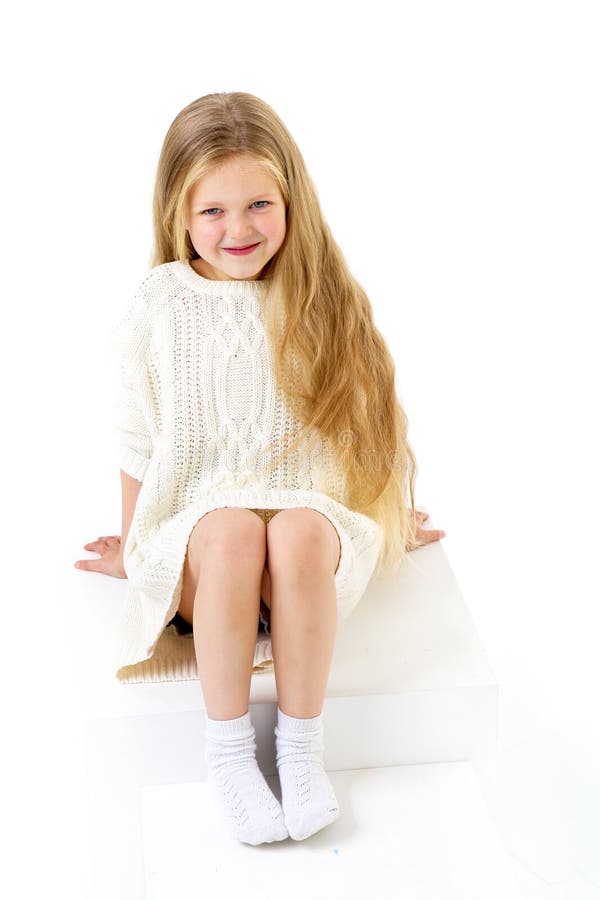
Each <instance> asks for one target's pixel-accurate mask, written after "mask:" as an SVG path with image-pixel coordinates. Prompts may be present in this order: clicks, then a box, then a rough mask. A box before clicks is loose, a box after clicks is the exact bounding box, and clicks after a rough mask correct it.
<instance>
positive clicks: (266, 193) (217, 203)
mask: <svg viewBox="0 0 600 900" xmlns="http://www.w3.org/2000/svg"><path fill="white" fill-rule="evenodd" d="M276 196H277V194H276V193H275V191H263V192H262V194H256V196H255V197H250V199H249V200H247V201H246V202H247V203H254V201H255V200H262V199H263V198H264V197H276ZM220 205H221V203H220V201H219V200H196V206H209V207H211V206H220Z"/></svg>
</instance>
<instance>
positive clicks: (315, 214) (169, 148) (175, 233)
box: [152, 92, 417, 570]
mask: <svg viewBox="0 0 600 900" xmlns="http://www.w3.org/2000/svg"><path fill="white" fill-rule="evenodd" d="M238 154H248V155H250V156H252V157H253V158H254V159H255V160H256V161H257V162H258V163H260V164H261V165H262V166H264V167H265V169H266V171H267V172H268V173H269V174H270V175H271V176H272V177H273V178H274V179H275V180H276V182H277V184H278V186H279V189H280V191H281V194H282V196H283V198H284V201H285V206H286V235H285V239H284V242H283V244H282V245H281V247H280V248H279V250H278V251H277V253H276V254H275V256H273V257H272V258H271V259H270V260H269V262H268V263H267V265H266V266H265V268H264V269H263V271H262V273H261V281H262V283H263V285H264V289H265V327H266V329H267V333H268V335H269V337H270V339H271V346H272V347H273V348H274V353H273V358H274V376H275V379H276V382H277V384H278V385H279V386H280V388H281V389H282V390H283V391H284V393H285V396H286V398H287V401H288V403H289V405H290V408H291V410H292V411H293V412H294V413H295V415H296V418H297V420H298V421H299V422H300V423H301V424H302V425H303V427H302V428H301V431H300V432H299V433H298V436H297V440H296V442H295V443H294V446H296V444H297V443H298V441H299V440H301V439H302V437H303V435H305V434H311V433H313V432H314V431H315V430H316V432H317V433H318V434H319V435H320V436H321V438H324V439H325V441H326V443H327V445H328V446H329V447H330V448H331V450H333V453H334V456H335V459H336V460H337V463H338V465H339V466H340V469H341V472H342V473H343V477H344V482H345V485H346V492H347V495H346V501H345V502H346V504H347V505H348V506H349V508H350V509H353V510H355V511H357V512H360V513H363V514H364V515H366V516H369V517H370V518H372V519H374V520H375V521H376V522H378V523H379V524H380V525H381V527H382V529H383V534H384V542H383V547H382V553H381V554H380V557H379V560H378V565H377V570H379V569H380V568H381V567H383V566H386V567H391V568H394V569H395V568H396V567H398V566H399V565H400V563H401V561H402V559H403V558H404V556H405V553H406V552H407V550H410V549H413V547H414V546H416V516H415V504H414V482H415V478H416V473H417V466H416V461H415V457H414V454H413V452H412V449H411V447H410V444H409V443H408V439H407V430H408V422H407V417H406V415H405V413H404V410H403V409H402V406H401V405H400V402H399V400H398V397H397V395H396V390H395V382H394V379H395V366H394V361H393V359H392V356H391V354H390V352H389V350H388V348H387V346H386V343H385V341H384V339H383V337H382V335H381V334H380V332H379V330H378V329H377V328H376V327H375V324H374V322H373V312H372V308H371V304H370V302H369V299H368V297H367V295H366V293H365V291H364V290H363V288H362V287H361V286H360V285H359V284H358V282H357V281H356V280H355V278H354V277H353V276H352V274H351V272H350V270H349V268H348V265H347V264H346V261H345V259H344V256H343V254H342V251H341V250H340V248H339V247H338V245H337V244H336V242H335V240H334V238H333V236H332V234H331V231H330V229H329V226H328V225H327V223H326V221H325V219H324V217H323V213H322V211H321V208H320V205H319V200H318V197H317V192H316V189H315V187H314V185H313V182H312V180H311V178H310V176H309V174H308V171H307V168H306V164H305V162H304V159H303V158H302V155H301V153H300V150H299V149H298V147H297V145H296V143H295V141H294V139H293V138H292V136H291V135H290V133H289V132H288V130H287V128H286V127H285V125H284V124H283V122H282V121H281V119H280V118H279V116H278V115H277V114H276V113H275V112H274V110H273V109H272V108H271V107H270V106H269V105H268V104H267V103H265V102H264V101H262V100H260V99H259V98H258V97H255V96H254V95H252V94H247V93H242V92H232V93H215V94H208V95H206V96H204V97H200V98H199V99H198V100H195V101H194V102H193V103H190V104H189V105H188V106H186V107H185V108H184V109H183V110H181V112H180V113H179V114H178V115H177V116H176V118H175V119H174V120H173V122H172V124H171V126H170V128H169V130H168V132H167V134H166V137H165V140H164V143H163V146H162V150H161V154H160V158H159V162H158V169H157V175H156V183H155V190H154V202H153V217H154V256H153V261H152V265H153V266H158V265H161V264H162V263H165V262H170V261H172V260H180V261H181V262H185V261H187V260H192V259H197V258H198V254H197V252H196V251H195V249H194V247H193V245H192V243H191V241H190V237H189V234H188V232H187V230H186V227H185V218H186V210H187V203H188V198H189V194H190V190H191V188H192V187H193V186H194V185H195V184H196V183H197V181H198V180H199V179H200V178H202V177H203V176H204V175H205V174H206V173H207V172H209V171H210V170H211V169H213V168H214V167H215V166H218V165H219V164H222V163H223V162H225V161H226V160H228V159H231V158H232V157H233V156H236V155H238ZM269 299H271V301H272V302H269ZM282 323H283V325H282ZM291 449H292V448H289V449H288V450H287V451H285V453H284V455H286V454H287V453H288V452H290V450H291ZM409 495H410V507H409V506H408V496H409Z"/></svg>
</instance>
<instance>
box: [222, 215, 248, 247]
mask: <svg viewBox="0 0 600 900" xmlns="http://www.w3.org/2000/svg"><path fill="white" fill-rule="evenodd" d="M252 232H253V229H252V226H251V225H250V222H249V221H248V220H247V219H246V217H245V216H243V215H242V216H237V217H233V218H232V219H231V220H230V222H229V227H228V229H227V233H228V234H229V237H230V238H231V240H232V241H234V242H236V243H241V242H242V240H243V238H245V237H248V236H249V235H252Z"/></svg>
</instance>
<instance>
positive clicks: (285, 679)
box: [267, 509, 340, 841]
mask: <svg viewBox="0 0 600 900" xmlns="http://www.w3.org/2000/svg"><path fill="white" fill-rule="evenodd" d="M267 547H268V569H269V577H270V589H271V590H270V604H271V642H272V646H273V660H274V663H275V679H276V682H277V694H278V698H279V708H278V710H277V726H276V728H275V736H276V754H277V770H278V772H279V782H280V785H281V803H282V807H283V814H284V818H285V824H286V827H287V830H288V832H289V835H290V837H292V838H294V839H295V840H298V841H301V840H304V839H305V838H307V837H310V835H312V834H315V832H317V831H319V830H320V829H321V828H324V827H325V826H326V825H329V824H331V822H333V821H334V820H335V819H336V818H337V816H338V814H339V807H338V803H337V798H336V796H335V792H334V790H333V785H332V784H331V782H330V781H329V778H328V776H327V773H326V772H325V768H324V766H323V756H322V751H323V749H324V745H323V722H322V709H323V701H324V697H325V689H326V686H327V679H328V676H329V670H330V668H331V658H332V655H333V647H334V643H335V633H336V625H337V597H336V590H335V580H334V576H335V572H336V570H337V566H338V565H339V553H340V544H339V539H338V537H337V533H336V531H335V528H334V527H333V525H332V523H331V522H330V521H329V520H328V519H327V517H326V516H323V515H321V514H320V513H318V512H316V511H315V510H308V509H294V510H282V511H281V512H279V513H278V514H277V516H275V517H274V518H273V520H272V521H271V522H270V523H269V525H268V526H267Z"/></svg>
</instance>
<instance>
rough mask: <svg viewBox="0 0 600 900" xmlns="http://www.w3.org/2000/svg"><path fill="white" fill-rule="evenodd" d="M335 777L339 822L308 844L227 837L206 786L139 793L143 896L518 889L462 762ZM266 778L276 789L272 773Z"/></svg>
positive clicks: (458, 899) (455, 898)
mask: <svg viewBox="0 0 600 900" xmlns="http://www.w3.org/2000/svg"><path fill="white" fill-rule="evenodd" d="M331 780H332V783H333V785H334V788H335V791H336V794H337V797H338V802H339V803H340V810H341V812H340V816H339V818H338V819H337V821H336V822H334V823H333V824H332V825H330V826H328V827H327V828H324V829H322V831H320V832H318V833H317V834H315V835H313V836H312V837H311V838H309V839H307V840H305V841H293V840H291V839H288V840H287V841H282V842H279V843H277V844H271V845H262V846H260V847H250V846H246V845H243V844H240V843H239V842H238V841H237V840H236V839H235V838H231V837H230V836H229V834H228V832H227V829H226V827H225V826H224V825H223V822H222V818H221V817H220V815H219V809H218V807H217V805H216V802H215V799H214V796H213V794H212V793H211V792H210V791H209V790H208V787H207V784H206V783H198V784H194V785H165V786H160V787H149V788H145V789H143V791H142V794H143V798H142V815H143V821H144V847H145V878H146V897H147V898H148V900H167V898H172V897H177V898H180V900H188V898H189V900H191V898H192V897H197V896H198V892H199V887H200V886H201V889H202V892H203V893H210V894H211V895H212V896H215V897H244V898H245V900H259V898H263V897H264V896H265V895H269V894H271V895H273V896H284V897H286V898H289V900H301V898H305V897H307V896H313V897H318V898H321V897H322V898H326V897H327V898H338V897H339V898H340V900H341V898H342V897H343V898H348V897H350V898H353V897H356V898H358V897H365V896H369V895H372V896H375V897H397V896H405V897H410V898H412V900H425V898H427V900H429V898H440V897H444V898H447V900H471V898H472V900H480V898H481V897H489V898H490V900H491V898H494V900H495V898H498V900H505V898H506V897H511V896H514V879H513V878H512V873H511V872H510V868H509V867H508V866H507V865H506V862H505V857H504V854H503V853H502V851H501V849H500V848H499V846H498V842H497V840H496V839H495V834H494V830H493V827H492V826H491V823H490V821H489V819H488V818H487V816H486V813H485V809H484V804H483V801H482V796H481V791H480V789H479V785H478V783H477V779H476V778H475V777H474V775H473V771H472V769H471V767H470V766H469V764H468V763H446V764H439V765H437V764H431V765H416V766H399V767H390V768H379V769H357V770H354V771H350V772H334V773H332V774H331ZM268 781H269V784H270V785H271V787H272V789H273V790H274V792H275V793H278V791H277V788H278V783H277V777H276V776H274V777H272V778H269V779H268ZM174 861H177V863H176V864H174ZM511 879H512V880H511Z"/></svg>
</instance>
